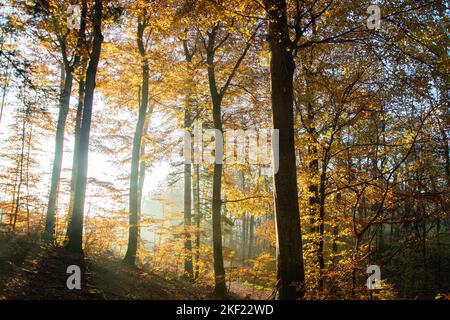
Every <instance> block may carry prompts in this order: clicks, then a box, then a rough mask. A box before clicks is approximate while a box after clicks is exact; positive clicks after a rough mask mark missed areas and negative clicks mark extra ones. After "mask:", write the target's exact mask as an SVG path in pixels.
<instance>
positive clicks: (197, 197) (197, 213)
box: [194, 164, 202, 279]
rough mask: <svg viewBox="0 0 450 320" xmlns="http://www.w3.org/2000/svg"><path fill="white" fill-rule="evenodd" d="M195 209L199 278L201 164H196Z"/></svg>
mask: <svg viewBox="0 0 450 320" xmlns="http://www.w3.org/2000/svg"><path fill="white" fill-rule="evenodd" d="M194 211H195V218H196V223H197V225H196V227H197V230H196V232H195V276H194V278H195V279H198V275H199V273H200V226H201V221H202V217H201V213H200V165H198V164H196V165H195V184H194Z"/></svg>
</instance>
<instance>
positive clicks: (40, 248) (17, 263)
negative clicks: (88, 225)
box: [0, 234, 264, 300]
mask: <svg viewBox="0 0 450 320" xmlns="http://www.w3.org/2000/svg"><path fill="white" fill-rule="evenodd" d="M70 265H78V266H79V267H80V269H81V272H82V277H81V279H82V286H81V290H69V289H67V286H66V281H67V278H68V277H69V276H70V274H67V273H66V270H67V267H68V266H70ZM231 292H232V293H231V295H230V299H244V298H246V299H264V293H263V292H260V291H258V290H255V289H252V288H250V287H248V286H246V285H244V284H240V283H232V284H231ZM0 299H7V300H10V299H12V300H22V299H27V300H105V299H106V300H114V299H120V300H123V299H126V300H165V299H170V300H185V299H186V300H187V299H190V300H203V299H217V297H215V296H214V295H213V294H212V288H210V287H198V286H196V285H194V284H193V283H190V282H189V281H184V280H180V279H176V278H175V279H171V280H167V279H165V278H163V277H161V276H159V275H157V274H155V273H152V272H151V271H148V270H143V269H140V268H130V267H127V266H125V265H123V264H122V263H121V262H120V260H119V259H117V258H114V257H101V258H94V259H91V258H89V257H87V258H85V259H83V258H80V257H79V256H75V255H71V254H69V253H67V252H66V251H65V250H64V249H63V248H61V247H57V246H52V245H44V244H42V243H39V242H37V241H35V240H33V239H31V238H28V237H23V236H10V235H5V234H0Z"/></svg>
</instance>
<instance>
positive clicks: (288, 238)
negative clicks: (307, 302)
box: [264, 0, 305, 300]
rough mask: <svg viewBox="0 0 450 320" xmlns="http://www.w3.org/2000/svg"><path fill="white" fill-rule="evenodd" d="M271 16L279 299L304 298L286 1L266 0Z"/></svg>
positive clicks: (291, 57) (293, 67)
mask: <svg viewBox="0 0 450 320" xmlns="http://www.w3.org/2000/svg"><path fill="white" fill-rule="evenodd" d="M264 4H265V7H266V10H267V12H268V14H269V17H270V22H269V46H270V51H271V61H270V74H271V88H272V112H273V127H274V129H278V130H279V145H278V152H279V168H278V172H276V173H275V176H274V196H275V217H276V228H277V243H278V256H277V268H278V272H277V274H278V278H279V298H280V299H283V300H284V299H299V298H300V299H301V298H303V297H304V295H305V288H304V282H305V275H304V265H303V254H302V232H301V227H300V216H299V204H298V193H297V174H296V159H295V141H294V121H293V120H294V114H293V113H294V111H293V83H292V82H293V74H294V70H295V63H294V59H293V56H292V47H291V41H290V39H289V29H288V21H287V13H286V1H285V0H276V1H269V0H265V1H264Z"/></svg>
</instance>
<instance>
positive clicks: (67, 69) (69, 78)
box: [44, 0, 87, 240]
mask: <svg viewBox="0 0 450 320" xmlns="http://www.w3.org/2000/svg"><path fill="white" fill-rule="evenodd" d="M86 16H87V3H86V0H83V1H82V11H81V21H80V29H79V31H78V40H77V48H76V50H75V51H76V52H75V55H74V58H73V62H72V64H70V62H69V60H68V57H67V51H66V47H67V43H66V41H67V40H65V39H63V38H61V37H60V36H58V41H59V45H60V47H61V54H62V60H63V66H64V73H65V77H64V85H63V90H62V91H61V93H60V97H59V115H58V124H57V128H56V138H55V154H54V158H53V168H52V178H51V184H50V194H49V197H48V205H47V215H46V222H45V229H44V238H45V239H47V240H51V239H53V238H54V235H55V217H56V207H57V203H58V193H59V182H60V178H61V169H62V160H63V154H64V134H65V130H66V121H67V115H68V113H69V106H70V95H71V93H72V82H73V72H74V70H75V68H76V67H77V65H78V63H79V62H80V57H81V53H80V51H81V50H82V47H83V45H84V44H85V41H84V40H85V39H84V37H85V32H86ZM55 29H56V25H55ZM55 31H56V32H59V30H55ZM61 83H63V82H61Z"/></svg>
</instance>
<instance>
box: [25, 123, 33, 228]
mask: <svg viewBox="0 0 450 320" xmlns="http://www.w3.org/2000/svg"><path fill="white" fill-rule="evenodd" d="M32 136H33V126H32V125H30V133H29V135H28V142H27V169H26V173H25V179H26V185H25V186H26V189H27V200H26V208H27V234H28V235H29V234H30V153H31V139H32Z"/></svg>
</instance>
